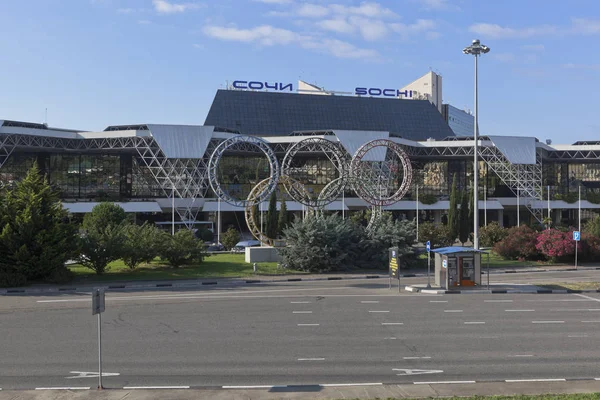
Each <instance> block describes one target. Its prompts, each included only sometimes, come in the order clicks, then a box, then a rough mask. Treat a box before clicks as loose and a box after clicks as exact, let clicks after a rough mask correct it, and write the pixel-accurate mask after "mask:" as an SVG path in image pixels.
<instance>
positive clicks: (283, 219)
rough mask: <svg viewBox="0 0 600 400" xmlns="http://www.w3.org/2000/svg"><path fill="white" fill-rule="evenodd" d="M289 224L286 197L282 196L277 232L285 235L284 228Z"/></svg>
mask: <svg viewBox="0 0 600 400" xmlns="http://www.w3.org/2000/svg"><path fill="white" fill-rule="evenodd" d="M288 224H289V216H288V209H287V204H286V202H285V197H284V196H282V197H281V209H280V210H279V221H278V223H277V233H278V234H279V236H283V230H284V229H285V228H287V226H288Z"/></svg>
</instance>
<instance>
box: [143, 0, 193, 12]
mask: <svg viewBox="0 0 600 400" xmlns="http://www.w3.org/2000/svg"><path fill="white" fill-rule="evenodd" d="M152 4H154V10H156V12H157V13H159V14H176V13H182V12H185V11H188V10H194V9H197V8H200V4H196V3H181V4H177V3H169V2H168V1H166V0H152Z"/></svg>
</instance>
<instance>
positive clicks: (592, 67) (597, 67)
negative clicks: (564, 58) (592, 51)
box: [562, 63, 600, 71]
mask: <svg viewBox="0 0 600 400" xmlns="http://www.w3.org/2000/svg"><path fill="white" fill-rule="evenodd" d="M562 66H563V68H568V69H588V70H594V71H598V70H600V64H572V63H569V64H563V65H562Z"/></svg>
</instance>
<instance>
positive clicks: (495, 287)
mask: <svg viewBox="0 0 600 400" xmlns="http://www.w3.org/2000/svg"><path fill="white" fill-rule="evenodd" d="M404 290H406V291H407V292H413V293H423V294H511V293H512V294H515V293H530V294H564V293H600V289H544V288H540V287H538V286H535V285H529V284H519V283H515V284H507V283H492V284H490V285H489V287H488V285H486V284H483V285H479V286H462V287H460V286H457V287H455V288H453V289H448V290H446V289H442V288H440V287H433V286H432V287H431V288H427V285H424V284H420V285H410V286H405V287H404Z"/></svg>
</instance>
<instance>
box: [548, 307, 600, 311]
mask: <svg viewBox="0 0 600 400" xmlns="http://www.w3.org/2000/svg"><path fill="white" fill-rule="evenodd" d="M550 311H600V308H551V309H550Z"/></svg>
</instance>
